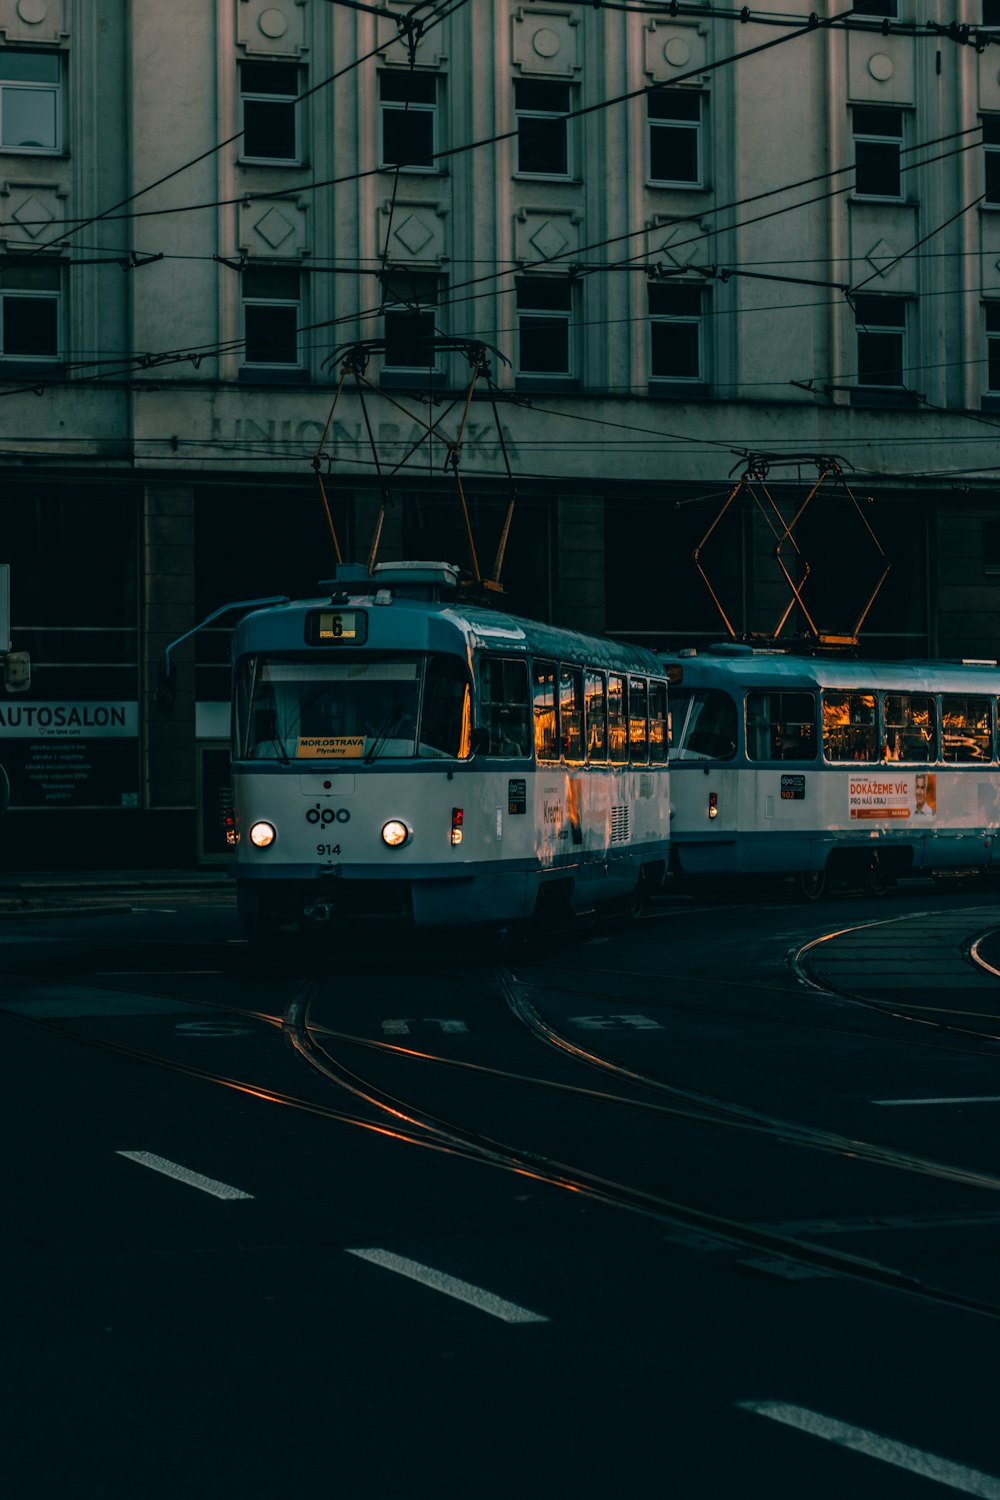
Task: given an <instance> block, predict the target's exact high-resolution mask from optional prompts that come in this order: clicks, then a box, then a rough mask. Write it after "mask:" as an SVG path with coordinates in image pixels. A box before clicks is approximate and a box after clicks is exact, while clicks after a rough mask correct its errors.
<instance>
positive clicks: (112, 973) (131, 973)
mask: <svg viewBox="0 0 1000 1500" xmlns="http://www.w3.org/2000/svg"><path fill="white" fill-rule="evenodd" d="M94 972H95V974H96V975H97V977H98V979H109V978H112V977H115V978H118V979H123V978H128V979H135V978H146V977H148V976H149V975H150V974H156V975H157V976H158V977H162V976H163V975H164V974H170V975H173V976H178V975H185V976H186V975H189V974H211V975H219V974H224V973H225V972H226V971H225V969H96V970H95V971H94Z"/></svg>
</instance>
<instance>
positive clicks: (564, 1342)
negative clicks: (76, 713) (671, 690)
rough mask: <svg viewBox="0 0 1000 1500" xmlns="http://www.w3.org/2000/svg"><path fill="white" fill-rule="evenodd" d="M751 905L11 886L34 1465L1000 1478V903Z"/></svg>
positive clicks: (25, 1338)
mask: <svg viewBox="0 0 1000 1500" xmlns="http://www.w3.org/2000/svg"><path fill="white" fill-rule="evenodd" d="M758 896H759V899H757V900H755V901H751V900H749V899H747V896H746V894H745V893H740V892H738V891H736V892H734V891H716V892H714V893H708V892H703V891H699V890H694V891H692V892H680V893H677V894H671V895H670V897H669V898H668V899H666V900H663V901H661V902H659V903H657V904H656V905H655V907H654V908H653V910H652V912H651V913H650V915H649V916H648V917H646V918H644V919H642V920H640V921H638V922H633V923H630V924H626V923H624V922H620V923H615V924H609V925H607V926H605V927H598V928H591V929H581V930H580V931H578V932H574V933H572V934H568V935H567V934H563V935H550V936H548V937H547V938H544V939H540V940H538V941H536V942H533V943H531V944H530V945H527V946H525V947H523V948H520V949H518V950H516V951H513V952H511V951H503V950H501V949H499V948H498V947H496V946H495V945H490V944H485V943H481V942H478V941H477V942H469V941H467V940H461V939H456V938H450V937H445V938H441V939H438V940H435V941H433V942H431V943H429V944H424V945H422V946H420V947H413V946H412V945H408V944H402V943H399V942H397V941H387V940H386V938H385V936H384V935H383V934H378V933H364V932H361V931H357V930H356V931H354V932H352V933H351V934H346V935H344V936H343V937H341V938H336V939H333V940H331V941H329V942H328V943H327V944H326V945H320V946H317V945H312V944H310V945H305V946H304V945H300V944H298V943H296V942H294V941H293V942H290V943H289V944H288V946H287V948H286V949H285V950H284V951H282V952H279V953H276V954H273V955H268V956H266V957H265V958H261V957H260V956H259V955H257V954H256V953H251V952H250V950H248V949H247V947H246V946H245V945H244V944H243V943H242V942H241V941H240V940H239V937H238V933H237V929H236V923H235V916H234V912H233V908H232V905H231V902H230V900H229V898H228V896H227V894H226V892H225V891H224V890H222V889H214V888H207V889H203V890H200V891H193V892H192V891H185V890H183V889H176V890H171V889H168V888H166V887H164V888H162V889H157V890H151V889H146V890H143V891H140V890H138V889H136V890H135V891H132V892H129V891H128V890H119V891H117V892H116V893H113V894H110V895H108V896H107V898H106V899H103V900H102V901H101V902H95V901H93V900H92V901H91V902H90V905H89V908H88V909H87V910H86V911H81V910H79V908H77V909H73V907H72V906H70V907H68V908H67V909H63V910H62V911H58V910H56V909H54V908H53V909H52V910H51V911H50V912H49V914H48V915H44V916H43V915H41V914H40V912H37V911H29V912H27V913H24V912H18V911H15V910H13V909H12V910H9V911H8V913H7V919H6V920H4V921H2V922H0V1038H2V1045H3V1049H4V1068H3V1077H4V1081H5V1088H4V1090H3V1094H2V1103H0V1109H2V1127H3V1132H4V1140H5V1142H6V1150H5V1151H4V1152H3V1156H2V1162H3V1166H2V1173H3V1180H2V1194H3V1203H4V1205H5V1208H6V1210H7V1211H6V1213H5V1214H4V1231H3V1237H2V1241H0V1255H2V1260H3V1270H4V1273H5V1274H4V1277H3V1287H4V1296H3V1326H4V1330H5V1335H6V1337H5V1340H4V1343H5V1358H4V1360H3V1362H2V1365H0V1380H2V1382H3V1393H2V1394H3V1402H2V1405H3V1411H4V1413H5V1417H6V1422H5V1427H6V1437H5V1442H4V1445H3V1449H2V1458H0V1474H2V1475H3V1479H4V1489H5V1492H6V1493H7V1494H10V1495H11V1496H14V1497H17V1500H21V1497H26V1500H27V1497H35V1496H38V1497H48V1496H50V1495H51V1496H60V1497H63V1496H68V1495H72V1496H73V1497H90V1496H107V1497H115V1500H118V1497H125V1496H128V1497H130V1500H131V1497H135V1496H143V1497H156V1500H158V1497H160V1496H164V1497H165V1496H171V1497H174V1496H177V1495H179V1494H183V1495H185V1496H186V1497H191V1500H200V1497H201V1496H209V1495H211V1496H220V1495H222V1496H228V1495H230V1494H233V1495H236V1494H239V1495H242V1496H251V1497H253V1496H258V1495H260V1496H263V1495H270V1494H272V1493H274V1492H276V1491H277V1492H279V1493H281V1494H283V1495H285V1496H289V1497H298V1496H306V1495H310V1496H311V1495H313V1494H323V1495H326V1494H332V1495H336V1496H338V1497H354V1496H365V1497H366V1500H367V1497H374V1500H396V1497H398V1496H401V1495H406V1496H411V1497H413V1496H416V1497H422V1496H424V1495H427V1496H434V1497H436V1500H452V1497H463V1500H464V1497H466V1496H484V1497H492V1496H498V1497H499V1496H504V1497H509V1496H511V1495H514V1494H516V1495H520V1496H528V1497H534V1496H536V1495H537V1496H543V1495H544V1496H546V1497H548V1496H551V1495H553V1494H558V1495H562V1494H567V1495H570V1494H572V1495H575V1496H585V1497H590V1496H594V1497H598V1496H600V1497H603V1496H607V1495H612V1494H614V1495H628V1496H632V1495H636V1496H646V1495H663V1496H669V1497H671V1500H715V1497H720V1500H721V1497H726V1500H730V1497H734V1496H739V1497H741V1500H743V1497H757V1496H761V1497H775V1500H784V1497H788V1500H791V1497H795V1500H800V1497H802V1496H803V1495H809V1496H810V1497H813V1500H826V1497H828V1496H829V1497H834V1496H836V1497H838V1500H841V1497H843V1496H846V1495H850V1496H852V1497H855V1496H857V1497H868V1496H872V1497H876V1496H877V1497H879V1500H894V1497H897V1496H898V1497H919V1496H923V1495H927V1496H930V1495H932V1494H934V1493H941V1492H943V1491H944V1490H945V1489H950V1490H951V1491H952V1492H953V1493H959V1494H971V1495H978V1496H987V1497H1000V1435H998V1433H997V1430H996V1424H995V1422H994V1421H993V1419H992V1413H991V1408H990V1401H989V1396H990V1394H991V1392H992V1389H993V1378H994V1364H995V1349H996V1345H997V1338H998V1334H1000V1292H998V1291H997V1289H996V1275H995V1267H996V1259H997V1247H998V1229H1000V1196H998V1192H1000V1170H998V1163H997V1149H996V1141H997V1131H996V1128H995V1124H994V1122H995V1120H996V1118H997V1109H998V1106H1000V1078H998V1076H997V1039H998V1038H1000V988H998V985H1000V978H998V975H997V973H996V972H995V971H996V970H997V969H998V968H1000V963H998V962H997V956H998V954H1000V947H998V945H997V940H996V939H995V938H993V937H991V934H992V932H993V929H994V923H995V921H996V915H995V913H996V906H995V900H996V897H995V893H994V892H993V891H992V890H990V889H987V888H985V887H983V888H980V889H977V890H973V891H970V892H961V891H959V892H956V893H955V894H945V895H942V894H941V893H939V892H937V891H935V890H933V889H932V888H931V887H930V886H929V885H927V886H918V885H916V884H915V885H913V886H911V887H910V888H904V889H903V890H902V891H898V892H892V893H890V895H889V896H887V897H886V898H885V899H883V900H882V901H876V902H873V901H863V900H861V899H859V898H856V897H852V896H850V895H847V896H844V897H842V898H840V899H837V900H832V901H829V902H825V903H819V904H817V905H815V906H806V905H799V904H796V903H795V902H794V901H792V900H791V899H790V898H789V897H788V896H787V895H785V893H784V892H782V891H780V890H775V891H773V892H759V893H758ZM998 925H1000V924H998Z"/></svg>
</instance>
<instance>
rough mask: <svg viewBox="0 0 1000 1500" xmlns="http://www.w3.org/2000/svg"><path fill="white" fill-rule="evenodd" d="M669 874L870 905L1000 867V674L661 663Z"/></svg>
mask: <svg viewBox="0 0 1000 1500" xmlns="http://www.w3.org/2000/svg"><path fill="white" fill-rule="evenodd" d="M661 660H662V662H663V664H664V668H665V670H666V671H667V673H668V676H669V679H670V684H671V686H670V701H671V752H670V758H671V782H670V792H671V798H672V810H673V812H672V822H671V851H672V852H671V862H672V868H673V869H674V870H676V871H678V872H681V873H685V874H698V875H729V874H741V873H747V874H750V873H758V874H774V875H778V874H788V875H794V876H796V877H797V879H798V881H799V883H800V885H801V888H802V890H803V893H804V894H805V895H806V896H812V897H815V896H819V895H821V894H822V893H823V890H824V888H825V887H826V885H827V883H828V881H830V880H834V879H838V878H843V879H847V880H850V881H851V882H856V881H860V882H861V883H863V884H864V886H865V887H866V888H867V889H868V890H870V891H872V892H875V893H877V892H881V891H882V890H884V889H885V888H886V886H887V885H888V884H890V883H891V882H893V881H894V880H896V879H898V878H900V877H902V876H905V875H910V874H913V875H919V874H924V875H928V874H929V875H935V876H939V877H942V878H943V877H946V876H947V877H953V876H955V875H957V874H971V873H974V872H982V871H985V870H987V869H990V868H994V869H996V868H1000V851H998V849H997V839H998V836H1000V763H998V752H1000V738H998V694H1000V670H998V669H997V667H996V665H995V664H994V663H976V662H956V663H948V662H905V661H903V662H881V663H879V662H871V661H857V660H848V659H845V658H836V657H826V658H824V657H821V656H796V655H792V654H787V653H784V652H779V651H775V650H767V649H759V648H754V647H751V646H744V645H738V644H735V643H733V644H729V643H727V644H724V645H720V646H715V647H712V648H710V649H709V650H707V651H693V650H692V651H688V652H684V651H681V652H677V653H674V654H672V655H669V656H663V657H661Z"/></svg>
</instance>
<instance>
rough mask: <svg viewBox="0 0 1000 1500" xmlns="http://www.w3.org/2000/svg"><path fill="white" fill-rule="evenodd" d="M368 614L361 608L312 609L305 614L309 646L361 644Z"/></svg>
mask: <svg viewBox="0 0 1000 1500" xmlns="http://www.w3.org/2000/svg"><path fill="white" fill-rule="evenodd" d="M367 639H368V616H367V615H366V613H365V611H364V610H363V609H313V610H310V612H309V614H308V615H307V616H306V641H307V642H308V644H309V645H310V646H363V645H364V643H365V641H366V640H367Z"/></svg>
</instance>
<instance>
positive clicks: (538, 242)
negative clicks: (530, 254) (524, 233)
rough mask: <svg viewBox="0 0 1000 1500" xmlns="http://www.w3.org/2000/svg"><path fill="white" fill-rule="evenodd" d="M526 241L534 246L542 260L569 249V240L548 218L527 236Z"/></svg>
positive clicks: (550, 258) (549, 258)
mask: <svg viewBox="0 0 1000 1500" xmlns="http://www.w3.org/2000/svg"><path fill="white" fill-rule="evenodd" d="M528 243H529V245H533V246H534V248H535V249H536V250H537V251H538V253H539V255H540V256H541V257H542V259H543V260H552V259H553V257H554V256H556V255H558V254H559V253H560V251H562V250H567V249H569V240H568V239H567V238H566V236H565V235H564V234H562V233H561V232H560V230H558V229H557V228H556V226H555V225H554V224H553V223H552V222H551V220H549V219H546V221H545V223H544V224H543V225H542V227H541V228H540V229H538V230H537V231H536V232H535V233H534V234H533V235H531V236H529V239H528Z"/></svg>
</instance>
